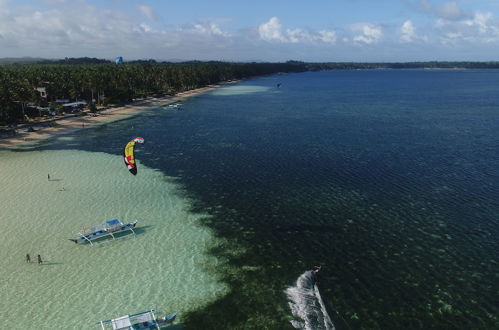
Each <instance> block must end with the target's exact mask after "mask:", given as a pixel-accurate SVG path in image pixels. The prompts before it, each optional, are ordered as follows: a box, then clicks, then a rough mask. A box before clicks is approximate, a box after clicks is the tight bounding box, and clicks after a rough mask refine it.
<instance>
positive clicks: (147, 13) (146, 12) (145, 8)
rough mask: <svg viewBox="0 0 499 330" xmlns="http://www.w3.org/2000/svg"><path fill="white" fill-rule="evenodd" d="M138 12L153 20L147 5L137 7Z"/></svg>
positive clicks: (153, 17)
mask: <svg viewBox="0 0 499 330" xmlns="http://www.w3.org/2000/svg"><path fill="white" fill-rule="evenodd" d="M137 7H138V8H139V11H140V12H141V13H142V14H143V15H144V16H145V17H147V18H148V19H150V20H151V21H153V20H155V19H156V18H155V16H154V12H153V11H152V9H151V7H149V6H148V5H138V6H137Z"/></svg>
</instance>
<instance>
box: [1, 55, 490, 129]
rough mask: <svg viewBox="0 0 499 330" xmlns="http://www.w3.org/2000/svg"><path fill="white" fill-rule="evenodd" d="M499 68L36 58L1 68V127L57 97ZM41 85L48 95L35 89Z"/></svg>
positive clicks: (110, 97) (123, 98)
mask: <svg viewBox="0 0 499 330" xmlns="http://www.w3.org/2000/svg"><path fill="white" fill-rule="evenodd" d="M421 68H471V69H486V68H494V69H497V68H499V62H438V61H434V62H407V63H355V62H340V63H305V62H299V61H288V62H286V63H226V62H199V61H191V62H184V63H166V62H162V63H159V62H156V61H155V60H139V61H132V62H127V63H125V64H122V65H116V64H114V62H112V61H108V60H102V59H97V58H88V57H84V58H65V59H61V60H37V61H35V62H23V61H22V62H19V63H10V64H6V65H0V124H1V123H11V122H16V121H21V120H23V119H24V114H25V113H26V111H28V110H29V107H28V105H30V106H33V105H34V106H48V105H50V104H53V102H54V101H55V100H56V99H61V98H63V99H70V100H72V101H77V100H85V101H87V102H88V103H92V102H95V103H97V104H103V103H110V104H124V103H128V102H130V101H132V100H134V99H137V98H143V97H147V96H151V95H165V94H174V93H177V92H181V91H185V90H189V89H194V88H198V87H202V86H206V85H210V84H215V83H218V82H221V81H227V80H232V79H242V78H249V77H254V76H260V75H267V74H273V73H278V72H303V71H317V70H351V69H421ZM37 87H44V88H45V90H46V92H47V97H46V98H44V97H41V95H40V93H39V92H38V91H36V90H35V88H37Z"/></svg>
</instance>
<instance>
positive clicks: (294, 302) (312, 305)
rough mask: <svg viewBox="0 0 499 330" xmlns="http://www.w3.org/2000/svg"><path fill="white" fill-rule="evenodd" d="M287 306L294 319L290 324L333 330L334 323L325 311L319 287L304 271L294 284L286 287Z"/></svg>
mask: <svg viewBox="0 0 499 330" xmlns="http://www.w3.org/2000/svg"><path fill="white" fill-rule="evenodd" d="M286 295H287V296H288V299H289V307H290V308H291V313H293V316H294V317H295V320H293V321H291V324H292V325H293V326H294V327H295V328H296V329H303V330H334V329H335V327H334V324H333V322H332V321H331V318H330V317H329V314H328V313H327V310H326V307H325V306H324V302H323V301H322V297H321V295H320V292H319V288H318V287H317V284H316V283H315V281H314V279H313V278H312V273H311V272H310V271H306V272H305V273H303V274H301V275H300V277H298V279H297V280H296V284H295V286H292V287H289V288H287V289H286Z"/></svg>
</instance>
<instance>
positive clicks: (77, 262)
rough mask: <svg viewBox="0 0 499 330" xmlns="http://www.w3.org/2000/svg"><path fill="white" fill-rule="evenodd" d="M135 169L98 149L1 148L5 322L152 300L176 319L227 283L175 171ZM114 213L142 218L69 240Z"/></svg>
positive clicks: (83, 315) (84, 319)
mask: <svg viewBox="0 0 499 330" xmlns="http://www.w3.org/2000/svg"><path fill="white" fill-rule="evenodd" d="M139 166H140V165H139ZM140 170H141V171H140V173H139V174H138V175H137V176H132V175H131V174H129V173H128V171H126V168H125V167H124V165H123V163H122V159H121V157H119V156H113V155H108V154H104V153H89V152H83V151H72V150H71V151H41V152H36V151H35V152H10V151H0V171H1V172H2V189H0V200H1V201H2V212H1V213H0V224H1V227H2V230H1V231H0V239H1V241H2V249H1V252H0V255H1V258H2V267H1V268H0V278H2V281H1V284H0V292H1V293H2V294H1V299H0V310H1V311H2V314H3V315H4V316H3V317H2V319H3V320H2V323H3V324H2V328H4V329H16V328H20V327H22V328H26V329H49V328H50V329H53V328H59V329H62V328H64V329H94V328H95V327H94V325H95V322H98V321H100V320H103V319H110V318H113V317H118V316H121V315H124V314H127V313H135V312H140V311H143V310H146V309H150V308H153V309H156V310H157V311H158V312H159V313H160V314H165V313H169V312H176V311H178V312H180V316H179V321H180V322H181V320H182V312H186V311H188V310H192V309H195V308H199V307H200V306H202V305H204V304H206V303H207V302H210V301H212V300H214V299H215V298H216V297H218V296H220V295H222V294H223V293H224V292H225V290H226V288H225V287H224V285H223V284H221V283H220V282H218V281H217V279H216V278H215V277H214V275H212V274H213V273H212V272H210V270H212V269H214V268H216V267H217V262H219V261H217V260H216V259H214V258H211V257H208V256H207V255H206V254H205V252H206V248H207V247H209V246H210V245H211V244H214V240H213V238H212V236H211V234H210V232H209V231H208V230H207V229H205V228H201V227H200V226H198V220H199V219H200V218H201V217H204V216H205V215H203V214H194V213H192V212H190V205H189V200H187V199H186V198H184V197H182V191H181V189H180V187H179V186H178V185H176V184H175V182H174V181H175V179H174V178H169V177H165V176H164V175H163V174H162V173H160V172H159V171H155V170H153V169H149V168H146V167H145V166H140ZM49 173H50V177H51V180H50V181H48V179H47V174H49ZM113 218H120V219H121V220H122V221H123V222H130V221H133V220H136V219H137V220H139V224H138V227H137V230H136V232H137V235H136V236H130V237H127V238H122V239H119V240H115V241H112V240H111V241H106V242H105V243H102V244H98V245H96V246H89V245H76V244H74V243H72V242H71V241H69V240H68V238H71V237H73V236H74V234H75V233H76V232H78V231H79V230H80V229H81V228H82V225H84V224H85V225H86V227H87V228H89V227H90V226H92V225H96V224H101V223H103V222H104V221H105V220H108V219H113ZM26 253H29V254H30V255H31V260H32V262H31V263H27V262H26V261H25V255H26ZM37 254H40V255H41V256H42V259H43V260H44V263H43V264H42V265H38V264H37V262H36V255H37Z"/></svg>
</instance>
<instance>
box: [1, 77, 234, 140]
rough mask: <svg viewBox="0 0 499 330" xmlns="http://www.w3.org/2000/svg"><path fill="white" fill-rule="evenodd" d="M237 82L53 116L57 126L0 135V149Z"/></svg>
mask: <svg viewBox="0 0 499 330" xmlns="http://www.w3.org/2000/svg"><path fill="white" fill-rule="evenodd" d="M237 82H238V81H229V82H221V83H219V84H216V85H208V86H205V87H200V88H197V89H192V90H188V91H185V92H181V93H177V94H175V95H174V96H166V97H160V98H147V99H144V100H139V101H136V102H134V103H131V104H127V105H125V106H123V107H116V108H108V109H104V110H100V111H98V112H97V115H96V116H91V115H86V116H78V115H74V116H68V117H64V118H59V119H57V118H54V119H53V120H54V121H56V122H57V126H50V127H45V126H42V127H40V126H37V124H33V126H36V130H35V131H33V132H25V131H22V132H18V133H17V134H16V135H14V136H7V137H0V149H9V148H12V147H16V146H20V145H24V144H32V143H36V142H39V141H42V140H45V139H48V138H50V137H52V136H55V135H58V134H61V133H66V132H70V131H73V130H78V129H85V128H86V127H94V126H97V125H101V124H104V123H109V122H112V121H116V120H119V119H122V118H125V117H127V116H130V115H132V114H134V113H136V112H138V111H141V110H144V109H148V108H152V107H155V106H162V105H168V104H171V103H175V102H179V101H182V100H185V99H187V98H189V97H193V96H197V95H200V94H203V93H206V92H208V91H211V90H214V89H217V88H220V87H222V86H224V85H228V84H233V83H237Z"/></svg>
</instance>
